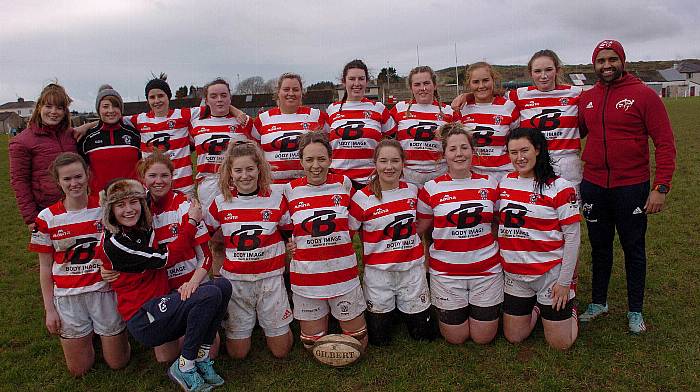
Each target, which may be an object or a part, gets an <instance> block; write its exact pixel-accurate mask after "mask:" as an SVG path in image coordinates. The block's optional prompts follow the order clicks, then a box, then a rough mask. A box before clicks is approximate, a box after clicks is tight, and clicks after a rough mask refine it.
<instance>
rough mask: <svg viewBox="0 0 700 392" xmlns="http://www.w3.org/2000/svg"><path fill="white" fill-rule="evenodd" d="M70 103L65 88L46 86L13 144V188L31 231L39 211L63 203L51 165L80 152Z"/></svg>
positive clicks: (11, 142)
mask: <svg viewBox="0 0 700 392" xmlns="http://www.w3.org/2000/svg"><path fill="white" fill-rule="evenodd" d="M70 103H71V99H70V97H69V96H68V94H67V93H66V90H65V89H64V88H63V87H62V86H60V85H59V84H56V83H51V84H49V85H47V86H46V87H44V89H43V90H42V91H41V94H40V95H39V98H38V99H37V102H36V107H35V108H34V111H33V112H32V116H31V117H30V118H29V125H28V126H27V129H25V130H24V131H23V132H22V133H20V134H19V135H17V136H15V137H14V138H12V140H10V146H9V150H10V184H11V185H12V189H13V190H14V191H15V196H16V198H17V207H18V208H19V211H20V214H21V215H22V220H24V223H25V224H27V226H29V229H30V231H31V230H33V229H34V220H35V219H36V217H37V215H38V214H39V211H41V210H43V209H44V208H46V207H48V206H50V205H52V204H54V203H56V202H57V201H59V200H60V199H61V190H60V189H59V188H58V186H57V185H56V182H55V181H53V179H52V178H51V174H49V171H48V168H49V165H50V164H51V162H53V160H54V159H55V158H56V156H58V154H60V153H62V152H68V151H70V152H77V149H76V143H75V140H74V139H73V136H72V128H71V127H70V125H71V122H70V112H69V111H68V106H69V105H70Z"/></svg>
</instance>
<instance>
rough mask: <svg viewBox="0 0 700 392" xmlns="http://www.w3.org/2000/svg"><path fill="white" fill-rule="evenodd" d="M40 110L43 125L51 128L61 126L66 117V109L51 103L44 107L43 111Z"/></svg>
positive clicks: (42, 107)
mask: <svg viewBox="0 0 700 392" xmlns="http://www.w3.org/2000/svg"><path fill="white" fill-rule="evenodd" d="M39 110H40V116H41V123H42V124H44V125H46V126H50V127H53V126H56V125H58V124H60V123H61V121H62V120H63V118H64V117H65V116H66V109H65V108H64V107H62V106H58V105H54V104H53V103H50V102H47V103H46V104H45V105H42V106H41V109H39Z"/></svg>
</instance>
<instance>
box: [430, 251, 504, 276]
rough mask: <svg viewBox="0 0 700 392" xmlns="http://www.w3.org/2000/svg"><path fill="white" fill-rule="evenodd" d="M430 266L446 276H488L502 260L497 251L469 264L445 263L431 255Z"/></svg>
mask: <svg viewBox="0 0 700 392" xmlns="http://www.w3.org/2000/svg"><path fill="white" fill-rule="evenodd" d="M429 260H430V268H431V269H433V270H435V271H437V272H438V274H439V275H446V276H488V275H492V274H491V273H489V272H486V271H488V270H490V269H491V268H493V267H495V266H496V265H498V264H499V263H500V262H501V259H500V256H499V254H498V253H496V254H495V255H494V256H491V257H489V258H488V259H486V260H481V261H477V262H474V263H468V264H452V263H445V262H442V261H440V260H437V259H434V258H432V257H429Z"/></svg>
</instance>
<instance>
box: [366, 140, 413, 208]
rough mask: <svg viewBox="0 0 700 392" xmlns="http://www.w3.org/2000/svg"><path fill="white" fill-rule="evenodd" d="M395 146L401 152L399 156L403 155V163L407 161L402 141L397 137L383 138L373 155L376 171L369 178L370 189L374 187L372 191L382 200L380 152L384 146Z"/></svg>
mask: <svg viewBox="0 0 700 392" xmlns="http://www.w3.org/2000/svg"><path fill="white" fill-rule="evenodd" d="M389 147H393V148H395V149H396V150H398V152H399V156H401V163H402V164H403V163H404V162H406V152H405V151H404V150H403V147H401V143H400V142H399V141H398V140H396V139H382V141H380V142H379V144H377V147H376V148H375V149H374V156H373V157H372V161H374V166H375V167H374V171H372V174H371V175H370V179H369V186H370V189H372V193H373V194H374V196H376V197H377V199H378V200H382V185H381V183H380V182H379V173H378V172H377V159H378V158H379V152H380V151H381V150H382V149H383V148H389Z"/></svg>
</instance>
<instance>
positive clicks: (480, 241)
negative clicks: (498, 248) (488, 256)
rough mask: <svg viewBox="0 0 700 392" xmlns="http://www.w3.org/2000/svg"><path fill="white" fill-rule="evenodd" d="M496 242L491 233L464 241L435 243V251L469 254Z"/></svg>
mask: <svg viewBox="0 0 700 392" xmlns="http://www.w3.org/2000/svg"><path fill="white" fill-rule="evenodd" d="M494 241H496V240H495V239H494V238H493V235H492V234H491V232H490V231H489V232H487V233H485V234H484V235H482V236H479V237H474V238H465V239H461V238H460V239H442V240H440V241H435V250H446V251H449V252H470V251H473V250H475V249H481V248H485V247H487V246H489V245H491V244H493V243H494Z"/></svg>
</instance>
